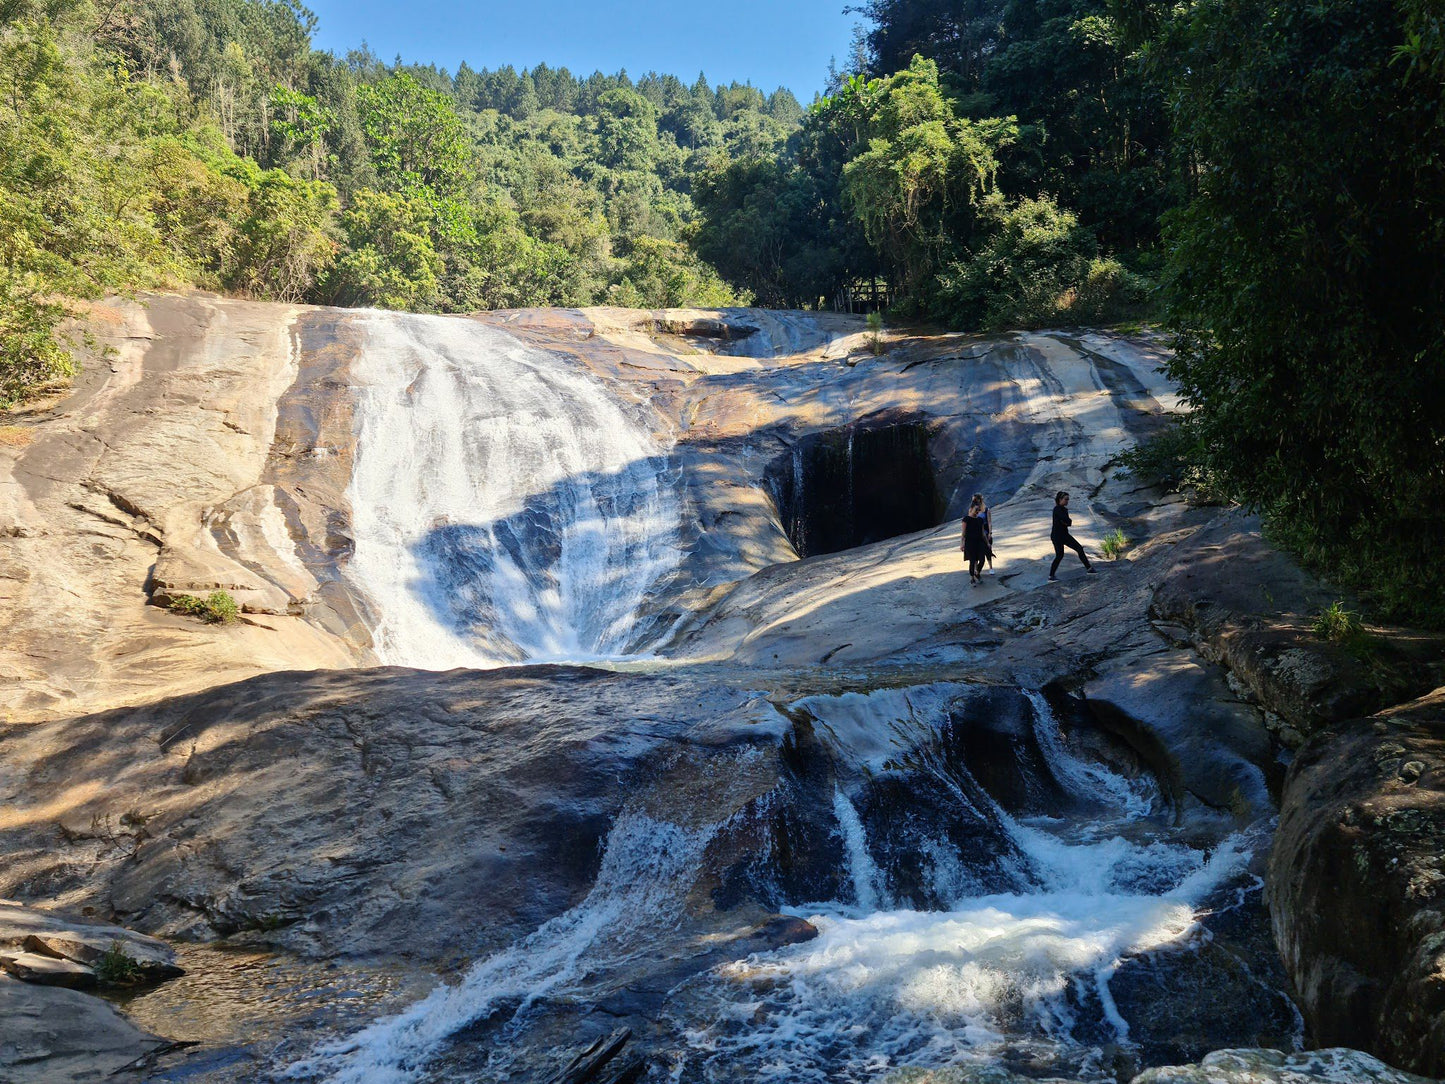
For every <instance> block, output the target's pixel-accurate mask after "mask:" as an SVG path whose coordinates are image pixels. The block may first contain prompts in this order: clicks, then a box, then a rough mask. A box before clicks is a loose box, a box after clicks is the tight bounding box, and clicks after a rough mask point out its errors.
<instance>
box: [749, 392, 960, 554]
mask: <svg viewBox="0 0 1445 1084" xmlns="http://www.w3.org/2000/svg"><path fill="white" fill-rule="evenodd" d="M930 437H931V432H930V429H929V426H928V425H927V423H925V422H924V421H922V420H919V419H916V418H889V419H874V420H870V419H864V420H862V421H859V422H856V423H854V424H852V425H846V426H841V427H839V428H836V429H826V430H824V431H822V432H819V433H812V434H809V435H808V436H805V437H802V438H801V439H799V440H798V441H797V443H795V444H794V445H793V447H792V450H791V451H790V452H788V453H785V454H784V455H781V456H779V457H778V458H777V459H776V460H774V461H773V463H772V464H771V465H770V466H769V468H768V470H767V473H766V476H765V477H766V483H767V487H768V490H769V492H770V494H771V496H772V498H773V503H774V504H775V505H776V506H777V509H778V518H779V519H780V520H781V522H782V525H783V529H784V531H786V532H787V535H788V540H789V541H790V542H792V544H793V548H794V549H795V550H796V551H797V552H798V556H799V557H814V556H817V555H818V554H823V553H837V552H839V551H840V550H847V549H853V548H855V547H858V546H866V545H868V544H869V543H871V542H880V541H882V540H883V539H886V538H894V537H897V536H898V535H905V534H912V533H914V532H915V531H924V530H927V529H929V528H930V527H937V526H938V525H939V524H940V523H942V522H943V515H944V502H943V499H942V497H941V495H940V493H939V488H938V483H937V481H936V479H935V472H934V464H933V461H932V458H931V457H930V455H929V439H930Z"/></svg>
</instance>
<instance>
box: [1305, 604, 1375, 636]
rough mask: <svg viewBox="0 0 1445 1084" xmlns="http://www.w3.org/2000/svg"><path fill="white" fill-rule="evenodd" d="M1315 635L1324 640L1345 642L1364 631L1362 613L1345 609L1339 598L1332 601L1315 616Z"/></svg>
mask: <svg viewBox="0 0 1445 1084" xmlns="http://www.w3.org/2000/svg"><path fill="white" fill-rule="evenodd" d="M1314 631H1315V635H1316V636H1318V637H1319V638H1320V639H1322V640H1330V641H1332V642H1334V643H1344V642H1345V641H1347V640H1350V639H1353V638H1355V637H1357V636H1360V635H1362V634H1363V633H1364V625H1363V624H1362V623H1361V622H1360V615H1359V614H1357V613H1354V612H1352V611H1350V610H1347V609H1345V604H1344V602H1342V601H1341V600H1339V599H1336V600H1335V601H1334V602H1331V603H1330V604H1329V605H1328V606H1326V607H1325V608H1324V609H1323V610H1321V611H1320V612H1319V614H1318V616H1316V617H1315V624H1314Z"/></svg>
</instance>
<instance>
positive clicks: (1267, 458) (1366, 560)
mask: <svg viewBox="0 0 1445 1084" xmlns="http://www.w3.org/2000/svg"><path fill="white" fill-rule="evenodd" d="M1428 7H1429V5H1423V4H1420V3H1411V2H1402V3H1396V2H1394V0H1316V2H1314V3H1311V4H1308V5H1284V6H1281V5H1276V4H1272V3H1267V2H1265V0H1229V2H1228V3H1225V2H1223V0H1201V2H1199V3H1197V4H1195V5H1192V6H1191V7H1189V8H1188V9H1186V10H1184V11H1182V12H1181V11H1179V10H1177V9H1174V8H1172V7H1171V8H1163V9H1160V10H1158V11H1156V10H1154V9H1152V8H1145V7H1139V8H1136V9H1135V12H1134V13H1135V15H1136V16H1139V17H1141V20H1140V22H1141V27H1142V31H1143V32H1144V33H1146V34H1148V35H1149V36H1150V38H1151V39H1152V40H1151V44H1150V53H1151V57H1152V59H1153V62H1154V64H1155V65H1156V66H1157V69H1158V71H1159V72H1160V74H1161V77H1162V78H1165V79H1167V81H1168V84H1169V86H1170V88H1171V90H1170V93H1171V99H1172V106H1173V110H1172V111H1173V113H1174V115H1175V116H1176V118H1177V120H1178V125H1179V137H1180V139H1181V142H1182V143H1183V145H1184V146H1185V147H1186V148H1187V150H1188V152H1189V153H1190V155H1191V156H1192V157H1193V158H1194V160H1195V161H1196V162H1198V163H1199V164H1200V168H1199V169H1198V170H1197V183H1196V185H1195V188H1194V191H1193V194H1192V196H1191V198H1189V199H1188V200H1187V201H1185V202H1184V203H1183V204H1182V205H1181V206H1180V207H1179V208H1178V209H1176V210H1174V211H1172V212H1170V213H1169V215H1168V216H1167V218H1166V237H1167V239H1168V242H1169V245H1168V253H1169V256H1168V278H1169V284H1170V291H1169V296H1170V315H1171V320H1172V322H1173V324H1174V327H1175V329H1176V330H1177V331H1178V333H1179V339H1178V353H1177V356H1176V359H1175V361H1174V363H1173V365H1172V367H1171V368H1172V373H1173V376H1174V377H1175V379H1176V380H1178V382H1179V384H1180V386H1181V388H1182V389H1183V391H1184V393H1185V395H1186V396H1187V397H1188V399H1189V401H1190V402H1191V403H1192V404H1193V405H1194V407H1195V414H1194V417H1193V419H1192V422H1193V426H1194V429H1195V432H1196V433H1197V435H1198V438H1199V441H1200V444H1201V447H1202V449H1203V451H1204V456H1205V462H1206V463H1207V465H1208V466H1209V467H1211V468H1212V469H1213V471H1214V472H1215V473H1216V474H1217V475H1218V476H1219V477H1220V478H1222V479H1223V480H1224V482H1225V483H1226V484H1227V486H1228V487H1229V488H1230V490H1231V491H1232V492H1233V493H1235V494H1236V495H1237V496H1239V497H1240V498H1242V499H1243V500H1245V501H1246V502H1248V503H1250V504H1253V505H1255V506H1258V507H1260V508H1262V509H1264V510H1265V511H1266V512H1267V513H1268V514H1269V519H1270V526H1271V529H1272V531H1273V532H1274V535H1275V537H1276V538H1278V539H1280V540H1281V541H1283V542H1285V543H1287V544H1288V545H1290V546H1291V547H1293V548H1295V549H1296V550H1297V551H1299V552H1300V553H1302V554H1303V555H1304V556H1305V557H1306V558H1307V559H1308V560H1309V561H1311V562H1312V563H1313V564H1315V565H1316V566H1317V567H1319V568H1320V569H1321V570H1323V571H1325V572H1326V573H1328V574H1329V575H1331V576H1332V577H1333V578H1335V579H1336V580H1337V581H1338V582H1342V583H1346V584H1350V585H1353V586H1356V587H1358V588H1361V589H1363V590H1365V591H1366V592H1367V593H1369V594H1370V595H1371V596H1372V598H1373V601H1374V602H1375V603H1376V604H1377V605H1378V606H1380V607H1381V608H1382V609H1383V610H1384V611H1385V612H1388V613H1390V614H1393V615H1395V616H1398V617H1404V618H1413V619H1417V620H1429V621H1434V622H1440V621H1442V620H1445V571H1442V566H1441V564H1440V561H1439V560H1438V554H1437V553H1436V552H1435V551H1436V549H1437V548H1438V545H1439V542H1440V539H1441V538H1445V87H1442V82H1441V76H1442V74H1445V51H1442V49H1441V40H1440V37H1439V21H1438V19H1439V17H1438V9H1436V10H1435V13H1434V15H1433V17H1431V16H1430V15H1429V14H1428V12H1427V9H1428Z"/></svg>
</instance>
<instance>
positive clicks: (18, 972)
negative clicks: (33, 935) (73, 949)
mask: <svg viewBox="0 0 1445 1084" xmlns="http://www.w3.org/2000/svg"><path fill="white" fill-rule="evenodd" d="M0 969H3V970H5V971H8V972H9V973H10V974H12V975H14V976H15V977H16V978H17V979H19V980H20V981H21V982H33V983H36V984H38V985H40V986H64V987H66V988H68V989H71V990H82V989H88V988H89V987H92V986H94V985H95V984H96V977H95V972H94V971H92V970H91V969H90V968H88V967H83V966H82V965H80V964H77V963H74V962H72V961H70V960H66V959H62V958H59V957H56V956H42V955H40V954H39V953H36V952H0Z"/></svg>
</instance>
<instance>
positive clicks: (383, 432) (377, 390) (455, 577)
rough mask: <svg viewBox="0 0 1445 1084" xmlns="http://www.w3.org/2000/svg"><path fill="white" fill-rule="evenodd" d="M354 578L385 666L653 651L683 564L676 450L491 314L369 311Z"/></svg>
mask: <svg viewBox="0 0 1445 1084" xmlns="http://www.w3.org/2000/svg"><path fill="white" fill-rule="evenodd" d="M358 320H359V322H360V324H361V327H362V329H363V332H364V336H365V338H364V342H363V346H362V349H361V352H360V357H359V358H358V359H357V360H356V361H355V362H354V364H353V366H352V375H353V379H354V380H355V382H356V383H357V385H358V386H359V387H358V407H357V411H358V422H357V451H356V463H355V467H354V470H353V473H352V481H351V486H350V488H349V490H348V497H349V499H350V502H351V510H352V529H353V535H354V539H355V550H354V553H353V555H352V557H351V560H350V562H349V565H348V566H347V576H348V578H349V579H350V581H351V582H352V583H353V584H354V585H355V586H356V587H357V588H359V590H360V591H361V593H362V594H363V595H364V596H365V598H366V599H367V600H368V602H369V605H370V609H371V611H372V618H373V621H372V624H373V627H372V634H373V639H374V643H375V650H376V653H377V655H378V657H379V658H380V659H381V661H382V662H385V663H391V664H398V665H406V666H416V667H421V668H425V669H432V670H444V669H450V668H452V667H458V666H471V667H485V666H495V665H500V664H505V663H509V662H521V661H528V662H532V661H578V660H588V659H597V658H607V657H616V656H620V655H623V654H626V653H629V652H633V651H636V650H637V649H638V647H639V645H638V643H637V642H636V640H637V634H638V630H637V629H636V627H635V625H634V618H635V616H636V613H637V609H638V607H639V605H640V604H641V602H642V600H643V598H644V596H645V595H646V594H647V592H648V590H649V588H650V587H652V586H653V584H654V583H656V582H657V580H658V579H659V578H661V577H662V576H664V575H666V574H667V573H668V572H669V571H671V570H672V569H673V568H674V567H676V563H677V560H678V549H677V532H678V527H679V521H680V515H681V512H680V506H679V502H678V499H677V496H676V494H675V492H674V490H673V488H672V486H671V484H670V483H669V481H668V479H667V477H666V450H665V449H664V448H662V447H661V446H660V445H659V444H658V443H657V441H656V440H655V439H654V438H653V436H652V434H651V433H650V432H649V431H648V430H647V429H646V428H645V427H644V426H643V425H642V424H641V423H640V422H639V420H638V419H637V418H635V417H634V416H632V414H631V413H629V411H628V410H627V409H626V406H625V405H624V404H623V403H622V402H621V401H619V400H618V399H617V398H615V397H614V396H613V394H612V393H611V392H610V391H609V390H608V388H607V387H605V386H604V385H603V383H602V382H601V381H600V380H598V379H597V378H596V377H594V376H593V375H592V374H590V373H588V372H586V371H585V370H584V369H582V368H581V367H580V365H579V364H577V363H576V362H574V361H570V360H568V359H566V358H564V357H561V356H558V355H553V354H549V353H547V352H546V351H542V350H538V349H535V348H532V347H529V346H527V345H525V344H523V343H522V342H520V341H519V340H517V339H516V338H515V337H513V336H511V335H509V334H507V333H506V332H505V331H502V330H500V329H497V328H493V327H489V326H487V325H486V324H483V323H480V322H478V321H475V320H468V319H461V318H452V317H438V316H411V315H403V314H399V313H380V312H377V313H367V314H364V315H361V316H359V317H358Z"/></svg>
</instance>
